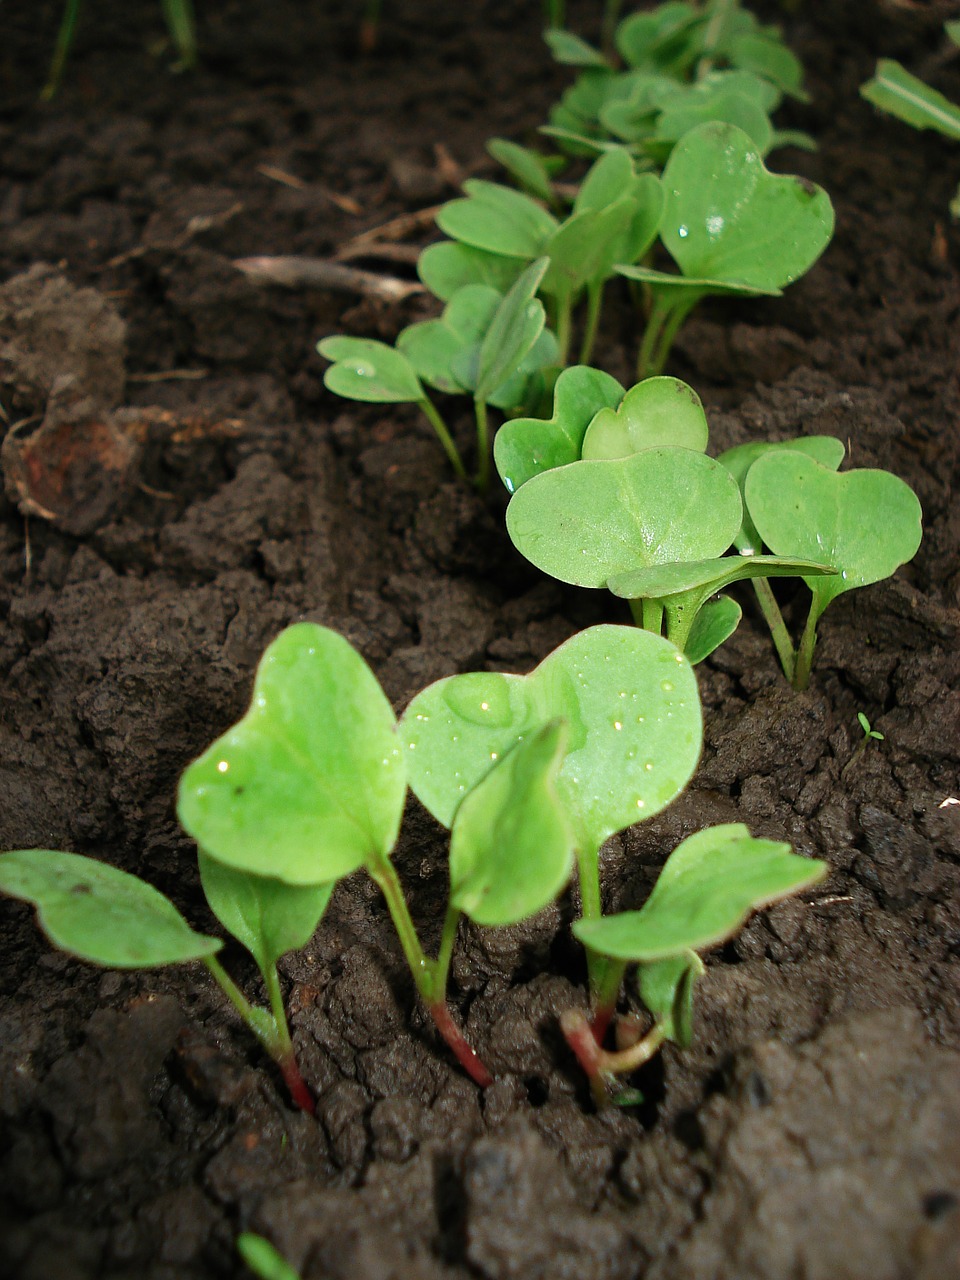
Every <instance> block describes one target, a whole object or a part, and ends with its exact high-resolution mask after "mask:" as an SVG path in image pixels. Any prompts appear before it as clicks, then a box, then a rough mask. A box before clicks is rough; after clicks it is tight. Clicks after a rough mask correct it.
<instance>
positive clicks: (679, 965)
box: [637, 951, 704, 1049]
mask: <svg viewBox="0 0 960 1280" xmlns="http://www.w3.org/2000/svg"><path fill="white" fill-rule="evenodd" d="M703 971H704V964H703V961H702V960H701V959H700V957H699V956H698V955H697V953H696V952H695V951H684V952H683V953H682V954H681V955H678V956H669V957H668V958H667V959H666V960H651V961H650V962H649V963H648V964H642V965H641V966H640V968H639V970H638V972H637V979H638V982H637V985H638V986H639V988H640V999H641V1000H642V1001H643V1003H644V1004H645V1005H646V1006H647V1008H648V1009H649V1010H650V1012H651V1014H652V1015H653V1018H654V1021H655V1022H656V1023H657V1025H658V1026H659V1027H660V1028H661V1030H662V1031H663V1033H664V1035H665V1036H666V1038H667V1039H668V1040H673V1041H674V1042H675V1043H676V1044H678V1045H679V1046H680V1048H681V1049H687V1048H689V1047H690V1043H691V1041H692V1039H693V989H694V987H695V986H696V984H697V979H698V978H699V977H700V975H701V974H702V973H703Z"/></svg>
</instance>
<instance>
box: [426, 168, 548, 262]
mask: <svg viewBox="0 0 960 1280" xmlns="http://www.w3.org/2000/svg"><path fill="white" fill-rule="evenodd" d="M463 189H464V191H466V193H467V196H466V199H463V200H450V201H449V202H448V203H447V204H445V205H443V206H442V207H441V209H440V212H439V213H438V214H437V226H438V227H439V228H440V230H441V231H443V232H444V234H446V235H448V236H450V238H451V239H452V240H459V241H460V242H461V243H462V244H468V245H472V246H473V247H474V248H475V249H485V250H487V252H488V253H499V254H502V255H503V256H504V257H508V258H526V259H531V258H536V257H539V255H540V254H541V253H542V252H543V246H544V244H545V243H546V242H547V240H548V239H549V238H550V236H552V235H553V233H554V231H556V229H557V226H558V223H557V220H556V218H554V217H553V215H552V214H549V213H547V211H546V209H543V208H541V206H540V205H539V204H537V202H536V201H535V200H531V199H530V197H529V196H525V195H523V194H522V193H521V192H519V191H514V190H513V189H512V187H503V186H500V185H499V183H496V182H484V181H482V180H481V179H478V178H471V179H470V180H469V181H468V182H465V183H464V184H463Z"/></svg>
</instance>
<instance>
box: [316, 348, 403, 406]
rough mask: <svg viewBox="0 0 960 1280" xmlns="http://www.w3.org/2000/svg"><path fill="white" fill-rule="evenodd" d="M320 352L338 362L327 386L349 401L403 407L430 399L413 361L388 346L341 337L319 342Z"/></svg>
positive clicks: (331, 371)
mask: <svg viewBox="0 0 960 1280" xmlns="http://www.w3.org/2000/svg"><path fill="white" fill-rule="evenodd" d="M317 350H318V351H319V353H320V354H321V355H322V356H323V357H324V358H325V359H327V360H333V361H334V362H335V363H334V364H332V365H331V366H330V368H329V369H328V370H327V372H326V373H325V374H324V376H323V381H324V385H325V386H327V387H328V388H329V389H330V390H331V391H333V392H335V393H336V394H337V395H338V396H344V397H345V399H347V400H368V401H371V402H372V403H374V404H403V403H405V402H406V401H414V402H417V401H420V400H422V399H423V398H424V396H425V395H426V392H425V391H424V389H423V387H422V386H421V385H420V379H419V378H418V377H417V374H416V371H415V370H414V368H413V366H412V365H411V364H410V362H409V360H407V358H406V357H405V356H404V355H403V354H402V352H400V351H397V350H395V349H394V348H393V347H388V346H387V344H386V343H385V342H375V341H374V340H373V339H372V338H346V337H340V336H337V337H333V338H324V339H323V341H322V342H318V343H317Z"/></svg>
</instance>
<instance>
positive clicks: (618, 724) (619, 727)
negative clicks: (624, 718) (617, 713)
mask: <svg viewBox="0 0 960 1280" xmlns="http://www.w3.org/2000/svg"><path fill="white" fill-rule="evenodd" d="M613 727H614V728H615V729H616V730H617V732H618V733H619V732H620V730H621V729H622V728H623V725H622V724H621V723H620V721H619V720H614V722H613Z"/></svg>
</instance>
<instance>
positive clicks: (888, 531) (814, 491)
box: [744, 450, 923, 618]
mask: <svg viewBox="0 0 960 1280" xmlns="http://www.w3.org/2000/svg"><path fill="white" fill-rule="evenodd" d="M744 492H745V494H746V502H747V506H748V508H749V511H750V516H751V518H752V520H753V522H754V524H755V525H756V528H757V532H758V533H759V535H760V537H761V538H762V539H763V541H764V543H766V545H767V546H768V547H769V548H770V549H771V551H773V552H774V553H775V554H777V555H784V556H798V557H799V556H804V557H807V558H809V559H815V558H817V559H820V560H821V561H826V562H828V563H830V564H832V565H834V566H835V567H836V568H837V569H838V570H839V572H838V573H837V574H836V575H835V576H832V577H817V578H813V577H807V576H805V577H804V581H805V582H806V583H807V586H808V587H809V588H810V590H811V591H812V592H813V597H814V616H815V618H818V617H819V616H820V614H822V613H823V611H824V609H826V607H827V605H829V604H830V602H831V601H832V600H834V599H836V597H837V596H838V595H840V594H841V593H843V592H844V591H852V590H853V589H854V588H855V587H863V586H867V585H868V584H869V583H871V582H879V581H880V580H881V579H882V578H888V577H890V575H891V574H892V573H894V572H895V571H896V570H897V569H898V568H899V566H900V565H902V564H906V562H907V561H908V560H912V559H913V557H914V556H915V555H916V553H917V549H918V547H919V546H920V539H921V537H922V527H921V519H922V514H923V513H922V512H921V510H920V503H919V502H918V501H917V496H916V494H915V493H914V492H913V490H912V489H911V488H910V486H909V485H908V484H905V483H904V481H903V480H901V479H900V478H899V476H895V475H891V473H890V472H889V471H873V470H860V471H845V472H841V473H835V472H833V471H831V470H829V469H828V468H827V467H824V466H821V464H820V463H819V462H815V461H814V459H813V458H809V457H807V456H806V455H805V454H802V453H797V452H795V451H793V450H780V451H777V452H770V453H767V454H764V456H763V457H761V458H758V459H757V461H756V462H754V464H753V466H752V467H751V468H750V470H749V471H748V472H747V479H746V483H745V485H744Z"/></svg>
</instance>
